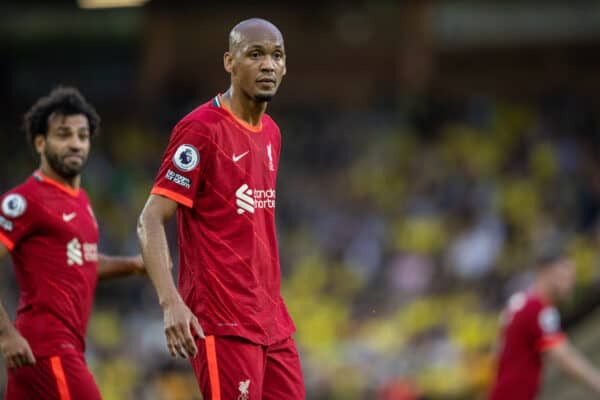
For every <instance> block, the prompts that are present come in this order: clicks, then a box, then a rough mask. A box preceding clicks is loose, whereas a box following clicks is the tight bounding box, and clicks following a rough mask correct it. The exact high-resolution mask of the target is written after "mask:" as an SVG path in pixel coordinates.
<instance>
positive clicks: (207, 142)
mask: <svg viewBox="0 0 600 400" xmlns="http://www.w3.org/2000/svg"><path fill="white" fill-rule="evenodd" d="M280 145H281V136H280V133H279V128H278V127H277V125H276V124H275V122H273V120H272V119H271V118H270V117H269V116H267V115H264V116H263V117H262V121H261V125H260V126H259V127H256V128H255V127H252V126H250V125H248V124H246V123H244V122H243V121H241V120H239V119H237V118H236V117H235V116H234V115H233V114H232V113H231V112H230V111H229V110H227V109H226V108H225V107H224V106H223V105H222V103H221V101H220V97H219V96H216V97H215V98H214V99H213V100H211V101H210V102H208V103H206V104H204V105H202V106H200V107H198V108H197V109H195V110H194V111H192V112H191V113H190V114H188V115H187V116H186V117H184V118H183V119H182V120H181V121H180V122H179V123H178V124H177V125H176V126H175V128H174V129H173V133H172V135H171V139H170V142H169V145H168V147H167V150H166V152H165V154H164V157H163V161H162V166H161V167H160V170H159V173H158V176H157V177H156V181H155V185H154V187H153V189H152V193H154V194H158V195H161V196H165V197H168V198H170V199H172V200H174V201H176V202H177V203H179V204H180V207H178V209H177V226H178V242H179V291H180V293H181V296H182V298H183V299H184V301H185V302H186V304H187V305H188V306H189V307H190V309H191V310H192V311H193V312H194V314H195V315H196V316H197V317H198V319H199V321H200V324H201V325H202V327H203V329H204V331H205V333H206V334H207V335H222V336H239V337H242V338H245V339H248V340H250V341H252V342H254V343H258V344H263V345H269V344H272V343H275V342H278V341H280V340H282V339H284V338H286V337H288V336H290V335H291V334H292V333H293V332H294V329H295V328H294V325H293V323H292V320H291V318H290V316H289V314H288V312H287V309H286V306H285V304H284V302H283V299H282V297H281V294H280V269H279V252H278V247H277V238H276V234H275V194H276V191H275V181H276V177H277V167H278V164H279V149H280Z"/></svg>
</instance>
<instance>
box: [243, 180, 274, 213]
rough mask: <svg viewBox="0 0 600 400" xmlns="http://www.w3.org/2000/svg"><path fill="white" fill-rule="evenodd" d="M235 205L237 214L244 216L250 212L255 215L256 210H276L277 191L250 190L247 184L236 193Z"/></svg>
mask: <svg viewBox="0 0 600 400" xmlns="http://www.w3.org/2000/svg"><path fill="white" fill-rule="evenodd" d="M235 197H236V200H235V204H236V205H237V207H238V209H237V213H238V214H240V215H241V214H244V213H246V212H249V213H251V214H254V212H255V211H256V209H264V208H275V197H276V192H275V189H266V190H258V189H250V187H249V186H248V185H247V184H245V183H244V184H243V185H242V186H240V187H239V188H238V189H237V190H236V191H235Z"/></svg>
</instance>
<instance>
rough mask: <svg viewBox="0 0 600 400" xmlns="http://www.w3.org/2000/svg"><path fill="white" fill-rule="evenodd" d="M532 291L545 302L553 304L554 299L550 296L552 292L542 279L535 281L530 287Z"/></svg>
mask: <svg viewBox="0 0 600 400" xmlns="http://www.w3.org/2000/svg"><path fill="white" fill-rule="evenodd" d="M532 289H533V291H534V292H535V293H536V294H537V295H538V296H540V297H541V298H542V299H544V300H545V301H548V302H550V303H554V302H555V300H556V299H554V298H553V296H552V291H551V290H550V288H549V287H548V285H547V284H546V282H545V281H544V280H543V279H539V278H538V279H537V280H536V281H535V283H534V284H533V287H532Z"/></svg>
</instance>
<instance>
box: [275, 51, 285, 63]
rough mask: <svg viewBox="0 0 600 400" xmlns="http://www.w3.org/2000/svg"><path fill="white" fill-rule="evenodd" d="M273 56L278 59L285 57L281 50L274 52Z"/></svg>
mask: <svg viewBox="0 0 600 400" xmlns="http://www.w3.org/2000/svg"><path fill="white" fill-rule="evenodd" d="M273 58H274V59H276V60H278V61H279V60H281V59H282V58H283V54H282V53H281V52H279V51H277V52H275V54H273Z"/></svg>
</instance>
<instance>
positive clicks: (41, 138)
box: [33, 133, 46, 154]
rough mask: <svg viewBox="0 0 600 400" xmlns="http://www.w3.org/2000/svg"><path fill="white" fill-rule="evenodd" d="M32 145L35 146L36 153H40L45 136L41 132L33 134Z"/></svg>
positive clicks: (44, 144) (42, 150)
mask: <svg viewBox="0 0 600 400" xmlns="http://www.w3.org/2000/svg"><path fill="white" fill-rule="evenodd" d="M33 147H35V151H36V153H38V154H42V153H43V152H44V148H45V147H46V137H45V136H44V135H42V134H41V133H38V134H37V135H35V138H33Z"/></svg>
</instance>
